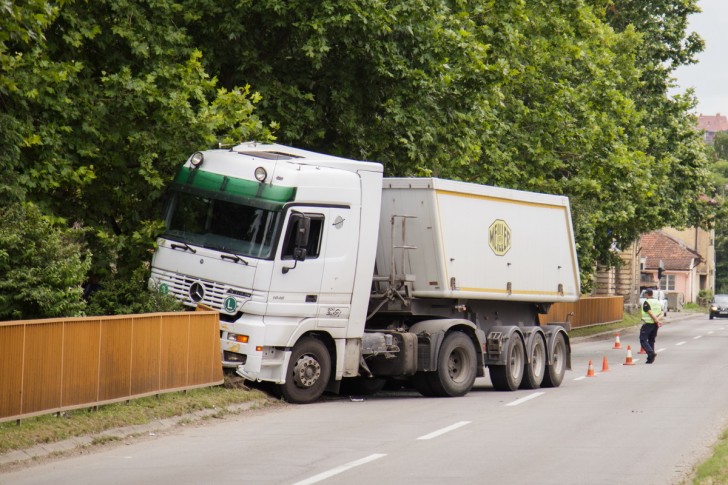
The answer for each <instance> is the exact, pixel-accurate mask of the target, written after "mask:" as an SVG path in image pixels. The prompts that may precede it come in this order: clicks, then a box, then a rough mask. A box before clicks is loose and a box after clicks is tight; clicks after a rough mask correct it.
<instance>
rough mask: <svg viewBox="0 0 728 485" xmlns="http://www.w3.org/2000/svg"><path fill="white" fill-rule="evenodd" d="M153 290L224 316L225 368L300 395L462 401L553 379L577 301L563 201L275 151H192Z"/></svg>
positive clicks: (562, 361)
mask: <svg viewBox="0 0 728 485" xmlns="http://www.w3.org/2000/svg"><path fill="white" fill-rule="evenodd" d="M165 214H166V215H165V217H166V230H165V231H164V233H163V234H162V235H161V237H160V238H159V240H158V249H157V251H156V252H155V255H154V259H153V263H152V276H151V280H150V286H151V287H152V288H154V289H156V290H158V291H161V292H165V293H169V294H172V295H174V296H175V297H177V298H178V299H180V300H182V301H183V302H184V303H185V304H187V305H189V306H197V305H198V304H204V305H207V306H210V307H213V308H215V309H217V310H219V312H220V318H221V322H220V337H221V353H222V363H223V366H225V367H230V368H235V369H236V372H237V373H238V374H239V375H241V376H242V377H244V378H245V379H248V380H251V381H269V382H273V383H276V384H278V386H277V388H278V389H279V390H280V393H281V394H282V396H283V397H284V398H285V399H286V400H288V401H290V402H295V403H306V402H311V401H314V400H316V399H318V398H319V397H320V396H321V394H322V393H323V392H324V391H325V390H331V391H337V390H339V386H340V385H342V383H343V385H344V386H345V387H347V391H350V392H360V393H364V392H373V391H376V390H377V389H379V388H381V387H382V386H383V385H385V384H386V383H387V382H389V383H392V384H395V385H407V386H411V387H414V388H415V389H417V390H418V391H419V392H420V393H421V394H423V395H426V396H461V395H464V394H466V393H467V392H469V391H470V389H471V388H472V386H473V382H474V380H475V378H476V377H479V376H485V369H486V368H487V369H488V371H489V374H490V379H491V382H492V384H493V386H494V387H495V388H497V389H500V390H515V389H517V388H519V387H525V388H538V387H539V386H544V387H545V386H550V387H555V386H558V385H560V383H561V381H562V379H563V377H564V373H565V371H566V370H567V369H570V366H571V352H570V345H569V339H568V334H567V332H566V330H565V325H543V326H542V325H539V320H538V314H539V313H545V312H547V311H548V309H549V306H550V305H551V304H552V303H554V302H571V301H575V300H577V299H578V297H579V290H580V282H579V271H578V266H577V257H576V250H575V245H574V236H573V232H572V225H571V213H570V208H569V201H568V199H567V198H566V197H562V196H554V195H546V194H538V193H531V192H522V191H516V190H510V189H502V188H496V187H490V186H483V185H477V184H471V183H464V182H456V181H450V180H442V179H437V178H383V170H382V165H380V164H378V163H372V162H362V161H355V160H348V159H344V158H339V157H333V156H328V155H322V154H318V153H313V152H310V151H305V150H300V149H296V148H292V147H288V146H282V145H277V144H257V143H245V144H241V145H237V146H235V147H233V148H232V149H217V150H208V151H203V152H197V153H194V154H193V155H192V156H191V157H190V158H189V159H188V160H187V162H186V163H185V164H184V166H183V167H182V168H181V170H180V171H179V173H178V175H177V177H176V179H175V180H174V182H173V183H172V185H171V188H170V198H169V203H168V206H167V209H166V212H165Z"/></svg>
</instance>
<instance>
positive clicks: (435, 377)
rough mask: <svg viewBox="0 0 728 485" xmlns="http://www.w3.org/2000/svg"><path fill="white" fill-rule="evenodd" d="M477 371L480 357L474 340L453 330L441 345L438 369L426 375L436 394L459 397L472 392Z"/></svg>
mask: <svg viewBox="0 0 728 485" xmlns="http://www.w3.org/2000/svg"><path fill="white" fill-rule="evenodd" d="M477 373H478V359H477V357H476V355H475V346H474V345H473V341H472V340H471V339H470V337H468V336H467V335H465V334H464V333H463V332H451V333H449V334H447V335H446V336H445V339H444V340H443V341H442V345H440V353H439V355H438V357H437V371H436V372H428V373H426V375H427V377H428V379H429V381H430V387H431V388H432V390H433V391H434V393H435V395H437V396H440V397H457V396H464V395H465V394H467V393H468V392H470V390H471V389H472V388H473V383H474V382H475V376H476V375H477Z"/></svg>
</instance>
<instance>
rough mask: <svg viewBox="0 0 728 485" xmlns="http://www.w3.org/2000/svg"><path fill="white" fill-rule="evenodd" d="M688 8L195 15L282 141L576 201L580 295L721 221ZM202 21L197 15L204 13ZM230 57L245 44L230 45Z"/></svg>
mask: <svg viewBox="0 0 728 485" xmlns="http://www.w3.org/2000/svg"><path fill="white" fill-rule="evenodd" d="M695 4H696V2H695V1H694V0H685V1H683V0H680V1H677V0H659V1H654V2H650V8H644V2H638V1H637V0H634V1H632V0H629V1H626V2H611V1H608V0H591V1H588V0H558V1H546V0H541V1H529V2H527V1H523V0H521V1H512V2H494V1H488V0H481V1H477V2H449V1H447V2H446V1H441V0H427V1H424V2H423V1H414V0H413V1H397V2H394V1H381V0H359V1H356V2H351V1H343V0H324V1H321V2H309V1H306V0H295V1H291V2H280V1H279V0H261V1H250V0H248V1H243V2H242V3H241V2H231V1H223V2H217V1H216V2H212V1H203V2H200V1H199V0H189V1H188V2H187V3H186V5H187V6H188V8H186V9H185V11H186V12H187V18H186V20H187V21H190V22H200V23H202V24H204V25H207V26H209V28H208V29H204V30H202V29H197V30H192V31H191V32H192V34H191V35H193V36H194V37H195V44H196V45H197V46H199V47H200V48H201V49H202V51H203V52H204V53H205V57H204V58H205V62H206V66H208V70H209V71H211V72H218V73H219V76H220V79H221V80H222V82H223V84H225V85H236V84H241V83H243V82H244V83H250V85H252V86H253V87H254V88H255V89H256V90H258V91H260V92H261V93H262V94H263V100H262V101H261V103H260V105H259V112H260V113H261V116H264V117H269V118H273V119H277V120H280V121H281V122H282V126H281V130H280V139H281V141H282V142H285V143H290V144H294V145H299V146H305V147H308V148H312V149H319V150H322V151H325V152H330V153H337V154H343V155H345V156H350V157H354V158H365V159H374V160H378V161H381V162H383V163H384V164H385V170H386V172H387V173H388V174H390V175H434V176H440V177H447V178H455V179H462V180H467V181H474V182H480V183H487V184H493V185H498V186H506V187H512V188H518V189H526V190H535V191H543V192H551V193H559V194H566V195H568V196H570V198H571V201H572V206H573V213H574V221H575V225H576V239H577V245H578V250H579V259H580V265H581V268H582V270H583V277H582V280H583V281H584V283H585V284H586V285H587V287H586V288H585V289H586V290H588V285H589V282H590V281H591V278H590V273H591V272H592V270H593V268H594V267H595V263H596V262H598V261H599V262H603V263H612V262H613V261H615V255H614V253H613V249H614V248H615V247H616V248H622V247H625V246H627V245H628V244H629V243H631V242H632V241H634V240H635V239H636V238H637V237H638V235H639V234H641V233H643V232H647V231H650V230H653V229H657V228H659V227H663V226H667V225H673V226H676V227H684V226H687V225H693V224H700V225H707V224H709V223H710V220H711V217H712V214H713V212H714V209H713V207H712V206H710V205H708V204H706V203H705V201H704V199H703V198H701V197H700V196H701V195H703V194H706V193H710V192H711V187H710V181H709V178H708V176H707V171H706V169H705V164H706V160H705V157H704V154H703V151H702V148H701V143H700V136H699V134H698V133H697V131H696V130H695V119H694V117H693V116H691V115H690V114H689V113H690V110H691V109H692V108H693V106H694V100H693V98H692V97H691V96H690V95H688V96H684V97H677V98H674V99H671V98H669V97H668V96H667V87H668V86H669V84H670V79H669V75H670V73H671V72H672V70H674V68H676V67H677V66H679V65H681V64H686V63H690V62H693V60H694V57H695V54H696V53H697V52H699V51H700V50H701V49H702V41H701V40H700V39H699V37H697V36H695V35H693V34H690V35H688V34H687V33H686V27H687V17H688V15H689V14H690V13H693V12H695V11H696V9H697V7H696V5H695ZM201 6H202V7H201ZM231 40H233V41H234V42H230V41H231Z"/></svg>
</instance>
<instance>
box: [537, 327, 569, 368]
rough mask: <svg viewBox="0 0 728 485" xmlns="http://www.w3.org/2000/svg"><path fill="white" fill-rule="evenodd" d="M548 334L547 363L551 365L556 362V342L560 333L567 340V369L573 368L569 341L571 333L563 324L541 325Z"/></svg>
mask: <svg viewBox="0 0 728 485" xmlns="http://www.w3.org/2000/svg"><path fill="white" fill-rule="evenodd" d="M541 328H542V329H543V331H544V333H545V334H546V355H547V357H546V364H547V365H551V364H553V363H554V352H553V350H554V344H555V342H556V339H557V338H558V337H559V335H561V336H562V338H563V339H564V342H566V348H567V352H566V370H571V343H570V342H569V334H568V333H567V331H566V330H565V329H564V327H563V326H562V325H558V324H556V325H544V326H543V327H541Z"/></svg>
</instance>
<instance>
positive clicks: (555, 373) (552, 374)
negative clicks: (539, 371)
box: [542, 333, 569, 387]
mask: <svg viewBox="0 0 728 485" xmlns="http://www.w3.org/2000/svg"><path fill="white" fill-rule="evenodd" d="M552 352H553V364H551V365H547V366H546V375H544V376H543V384H542V387H559V386H560V385H561V381H563V380H564V374H566V361H567V353H568V352H569V349H568V347H567V346H566V340H565V339H564V336H563V335H562V334H561V333H559V334H558V335H557V336H556V340H555V341H554V348H553V349H552Z"/></svg>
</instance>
